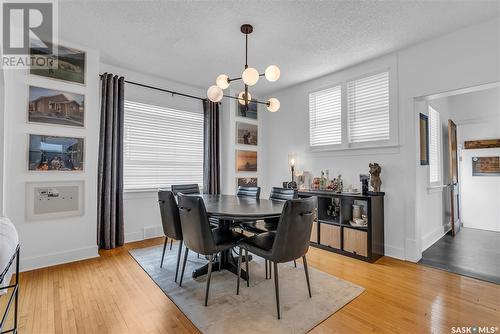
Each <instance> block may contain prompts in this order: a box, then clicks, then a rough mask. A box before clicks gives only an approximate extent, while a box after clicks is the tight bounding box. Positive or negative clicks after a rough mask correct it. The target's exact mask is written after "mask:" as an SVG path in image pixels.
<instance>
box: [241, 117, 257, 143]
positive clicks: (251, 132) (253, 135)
mask: <svg viewBox="0 0 500 334" xmlns="http://www.w3.org/2000/svg"><path fill="white" fill-rule="evenodd" d="M257 135H258V133H257V125H255V124H249V123H243V122H236V143H237V144H242V145H255V146H256V145H257Z"/></svg>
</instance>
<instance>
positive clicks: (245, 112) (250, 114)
mask: <svg viewBox="0 0 500 334" xmlns="http://www.w3.org/2000/svg"><path fill="white" fill-rule="evenodd" d="M235 101H236V116H238V117H245V118H250V119H257V102H256V100H251V101H250V102H248V108H247V106H245V105H244V104H241V103H239V100H238V99H236V100H235Z"/></svg>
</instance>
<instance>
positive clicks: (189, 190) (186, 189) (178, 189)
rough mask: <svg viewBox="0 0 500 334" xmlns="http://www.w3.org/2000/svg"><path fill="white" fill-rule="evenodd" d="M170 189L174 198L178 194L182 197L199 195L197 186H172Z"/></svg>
mask: <svg viewBox="0 0 500 334" xmlns="http://www.w3.org/2000/svg"><path fill="white" fill-rule="evenodd" d="M171 189H172V192H173V193H174V195H175V196H177V195H178V194H179V193H181V194H184V195H190V194H199V193H200V187H199V186H198V185H197V184H173V185H172V186H171Z"/></svg>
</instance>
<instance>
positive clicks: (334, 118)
mask: <svg viewBox="0 0 500 334" xmlns="http://www.w3.org/2000/svg"><path fill="white" fill-rule="evenodd" d="M341 91H342V90H341V86H340V85H339V86H335V87H332V88H328V89H324V90H321V91H319V92H314V93H311V94H309V129H310V131H309V136H310V145H311V146H323V145H335V144H341V143H342V103H341V96H342V94H341Z"/></svg>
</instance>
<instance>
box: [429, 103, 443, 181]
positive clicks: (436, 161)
mask: <svg viewBox="0 0 500 334" xmlns="http://www.w3.org/2000/svg"><path fill="white" fill-rule="evenodd" d="M429 129H430V130H429V132H430V133H429V182H430V183H431V184H433V183H434V184H435V183H440V182H441V117H440V115H439V112H438V111H437V110H435V109H434V108H432V107H431V106H429Z"/></svg>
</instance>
